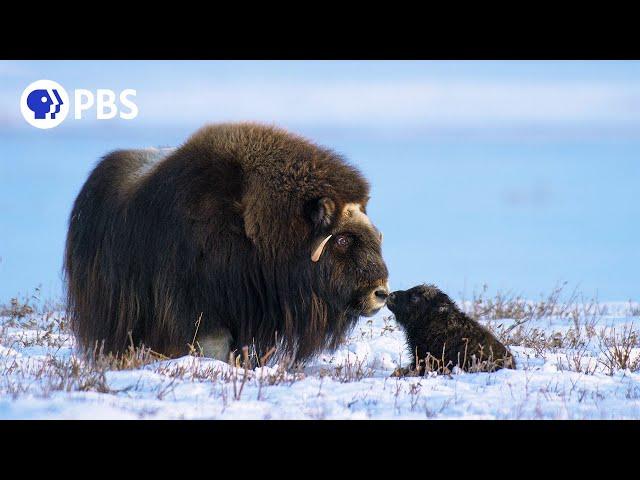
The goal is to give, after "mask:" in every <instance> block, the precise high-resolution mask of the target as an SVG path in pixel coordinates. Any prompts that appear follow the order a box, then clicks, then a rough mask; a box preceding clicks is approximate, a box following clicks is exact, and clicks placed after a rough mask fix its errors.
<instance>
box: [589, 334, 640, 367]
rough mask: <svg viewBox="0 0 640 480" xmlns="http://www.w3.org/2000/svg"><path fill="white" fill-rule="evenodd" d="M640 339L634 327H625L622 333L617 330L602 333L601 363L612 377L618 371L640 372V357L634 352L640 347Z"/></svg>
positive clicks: (600, 338)
mask: <svg viewBox="0 0 640 480" xmlns="http://www.w3.org/2000/svg"><path fill="white" fill-rule="evenodd" d="M639 338H640V336H639V335H638V332H636V331H635V329H634V327H633V325H631V326H627V325H625V326H624V327H623V328H622V331H620V332H617V331H616V329H615V328H612V329H611V330H610V331H608V330H604V329H603V330H602V331H601V333H600V336H599V340H600V351H601V352H602V355H601V357H600V360H599V361H600V363H601V364H602V365H603V366H604V367H605V368H606V369H607V371H608V372H609V374H610V375H613V374H614V373H615V372H616V371H618V370H631V371H632V372H637V371H638V370H640V355H639V354H638V353H637V352H634V350H635V349H636V348H638V347H640V343H639Z"/></svg>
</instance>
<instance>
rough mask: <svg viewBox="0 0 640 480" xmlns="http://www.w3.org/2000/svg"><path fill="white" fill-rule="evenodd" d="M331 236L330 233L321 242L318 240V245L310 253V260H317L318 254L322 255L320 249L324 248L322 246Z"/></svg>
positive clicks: (318, 258)
mask: <svg viewBox="0 0 640 480" xmlns="http://www.w3.org/2000/svg"><path fill="white" fill-rule="evenodd" d="M331 237H332V235H329V236H328V237H327V238H325V239H324V240H323V241H322V242H320V245H318V246H317V247H316V249H315V250H314V251H313V253H312V254H311V261H312V262H317V261H318V260H320V255H322V251H323V250H324V246H325V245H326V243H327V242H328V241H329V239H330V238H331Z"/></svg>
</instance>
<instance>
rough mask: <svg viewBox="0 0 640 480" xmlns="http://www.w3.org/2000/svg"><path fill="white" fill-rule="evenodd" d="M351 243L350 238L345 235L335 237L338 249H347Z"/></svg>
mask: <svg viewBox="0 0 640 480" xmlns="http://www.w3.org/2000/svg"><path fill="white" fill-rule="evenodd" d="M350 243H351V238H349V237H348V236H346V235H338V236H337V237H336V245H337V246H338V247H340V248H347V247H348V246H349V244H350Z"/></svg>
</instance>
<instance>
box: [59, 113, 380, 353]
mask: <svg viewBox="0 0 640 480" xmlns="http://www.w3.org/2000/svg"><path fill="white" fill-rule="evenodd" d="M368 194H369V185H368V184H367V182H366V180H365V179H364V178H363V177H362V175H361V174H360V172H359V171H358V170H357V169H355V168H354V167H352V166H350V165H349V164H347V163H346V162H345V161H344V160H343V159H342V158H341V157H340V156H338V155H337V154H335V153H333V152H332V151H330V150H328V149H325V148H321V147H318V146H316V145H314V144H312V143H310V142H309V141H307V140H305V139H303V138H301V137H298V136H295V135H292V134H290V133H287V132H285V131H283V130H280V129H277V128H275V127H267V126H261V125H256V124H221V125H212V126H207V127H204V128H202V129H201V130H199V131H198V132H196V133H195V134H194V135H193V136H192V137H191V138H190V139H189V140H188V141H187V142H186V143H185V144H184V145H182V146H181V147H179V148H177V149H176V150H174V151H172V152H168V153H166V152H159V151H153V150H129V151H127V150H121V151H116V152H112V153H110V154H109V155H107V156H106V157H104V158H103V159H102V160H101V161H100V162H99V163H98V164H97V166H96V167H95V169H94V170H93V171H92V173H91V174H90V176H89V178H88V179H87V181H86V183H85V185H84V186H83V188H82V190H81V191H80V193H79V195H78V197H77V199H76V201H75V203H74V206H73V210H72V212H71V216H70V221H69V231H68V236H67V242H66V251H65V261H64V267H65V275H66V281H67V302H68V311H69V316H70V319H71V324H72V327H73V330H74V332H75V334H76V336H77V338H78V339H79V341H80V344H81V345H82V346H83V347H85V348H87V349H92V348H94V346H95V345H96V344H103V345H104V349H105V350H106V351H112V352H118V351H121V350H123V349H124V348H125V347H126V346H127V345H128V344H129V342H130V339H133V340H134V342H135V343H144V344H145V345H146V346H148V347H151V348H153V349H154V350H156V351H158V352H162V353H164V354H166V355H170V356H175V355H181V354H184V353H186V352H187V351H188V347H187V346H188V344H189V343H190V342H191V341H192V339H193V337H194V334H195V329H196V326H195V323H196V320H197V319H198V318H201V323H200V326H199V330H198V335H199V336H201V335H207V334H210V333H215V332H217V331H220V330H221V329H227V330H228V331H229V332H230V334H231V337H232V339H233V340H232V342H233V345H232V347H234V348H238V347H239V346H241V345H251V344H255V345H256V346H257V347H258V349H262V350H263V351H266V350H267V349H268V348H269V347H270V346H272V345H274V342H275V339H276V337H278V338H279V339H281V340H282V342H283V344H282V345H281V348H282V349H283V351H285V352H287V353H288V354H290V355H292V356H293V357H294V358H296V359H298V360H304V359H305V358H308V357H309V356H310V355H312V354H314V353H316V352H317V351H319V350H320V349H322V348H332V347H335V346H336V345H337V344H338V343H339V342H340V341H341V339H342V338H343V337H344V335H345V333H346V332H347V331H348V330H349V329H350V328H351V327H352V326H353V324H354V322H355V321H356V319H357V316H358V314H359V312H358V311H357V309H354V308H353V303H354V298H356V297H357V295H358V294H359V293H362V295H364V293H363V292H365V291H366V290H367V289H370V288H371V286H372V285H376V284H379V283H380V282H382V281H386V277H387V270H386V267H385V265H384V262H383V260H382V256H381V253H380V246H379V244H378V245H376V244H374V242H373V240H370V239H369V237H368V236H367V235H369V233H368V232H367V231H364V230H363V232H362V238H363V239H364V240H363V241H362V242H360V243H359V244H360V245H362V247H360V248H361V250H362V251H361V252H354V255H360V257H358V258H362V260H359V265H357V268H356V266H353V265H355V264H353V261H352V260H353V258H355V257H351V259H348V258H346V257H344V258H343V257H340V258H338V257H332V256H331V255H330V254H329V253H327V254H326V255H324V254H323V258H321V259H320V261H319V262H318V263H317V264H316V263H314V262H312V261H310V258H309V255H310V253H311V251H312V249H313V246H314V245H315V243H316V242H317V239H318V238H323V236H326V235H327V234H330V233H331V232H332V229H335V227H336V222H337V221H338V220H337V219H336V218H333V219H332V220H331V221H330V222H326V221H323V222H316V223H314V222H313V221H310V220H309V218H312V217H313V209H314V208H315V206H316V204H317V203H316V202H317V200H318V199H319V198H330V199H332V201H333V202H334V204H335V209H336V211H339V210H340V208H341V207H342V206H343V205H345V204H347V203H352V202H355V203H360V204H362V205H364V206H366V202H367V199H368ZM310 212H311V213H310ZM367 242H368V243H367ZM349 262H351V263H349ZM349 265H352V266H351V267H349Z"/></svg>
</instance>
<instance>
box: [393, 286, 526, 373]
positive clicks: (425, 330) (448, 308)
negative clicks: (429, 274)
mask: <svg viewBox="0 0 640 480" xmlns="http://www.w3.org/2000/svg"><path fill="white" fill-rule="evenodd" d="M387 307H388V308H389V310H391V311H392V312H393V313H394V314H395V317H396V321H397V322H398V323H399V324H400V325H401V326H402V328H403V329H404V330H405V333H406V335H407V343H408V345H409V348H410V350H411V352H412V355H413V362H412V365H411V366H410V367H409V368H410V369H411V370H416V369H418V370H420V371H421V372H424V362H422V363H421V361H424V359H425V358H426V357H427V356H428V355H430V356H431V357H430V358H434V357H435V359H437V360H439V361H440V364H441V366H442V360H443V359H444V366H446V367H447V368H449V369H451V368H453V367H454V366H456V365H458V366H459V367H461V368H462V369H464V370H468V369H469V368H471V367H472V365H474V359H473V356H474V355H475V362H477V363H475V365H476V366H478V365H480V362H486V363H485V364H484V366H485V368H486V369H489V370H494V369H495V370H497V369H499V368H503V367H507V368H515V361H514V359H513V356H512V355H511V352H509V350H508V348H507V347H505V346H504V345H503V344H502V343H500V341H499V340H498V339H497V338H496V337H495V336H494V335H493V334H492V333H491V332H490V331H489V330H487V329H486V328H485V327H483V326H482V325H480V324H479V323H478V322H475V321H473V320H472V319H471V318H469V317H468V316H467V315H465V314H464V313H463V312H462V311H461V310H460V309H459V308H458V307H457V306H456V304H455V303H454V302H453V301H452V300H451V299H450V298H449V297H448V296H447V294H445V293H444V292H442V291H440V290H439V289H438V288H436V287H435V286H433V285H419V286H417V287H413V288H411V289H409V290H405V291H402V290H399V291H397V292H393V293H392V294H391V295H389V299H388V301H387ZM416 367H417V368H416Z"/></svg>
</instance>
